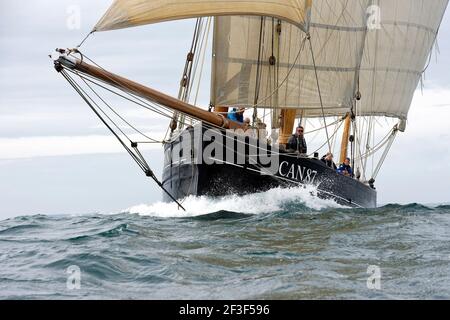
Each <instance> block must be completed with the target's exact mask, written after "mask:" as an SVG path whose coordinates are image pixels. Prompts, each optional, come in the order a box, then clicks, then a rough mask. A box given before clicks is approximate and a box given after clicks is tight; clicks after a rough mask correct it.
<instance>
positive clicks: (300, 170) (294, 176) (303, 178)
mask: <svg viewBox="0 0 450 320" xmlns="http://www.w3.org/2000/svg"><path fill="white" fill-rule="evenodd" d="M317 173H318V172H317V170H313V169H309V168H306V167H303V166H301V165H299V164H297V165H296V164H295V163H293V164H289V162H287V161H283V162H281V164H280V167H279V169H278V174H279V175H280V176H282V177H284V178H288V179H291V180H297V181H299V182H303V183H305V184H314V181H315V180H316V177H317Z"/></svg>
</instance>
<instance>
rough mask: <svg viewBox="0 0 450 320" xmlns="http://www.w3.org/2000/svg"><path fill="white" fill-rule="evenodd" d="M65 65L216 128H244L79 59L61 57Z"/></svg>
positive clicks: (223, 117)
mask: <svg viewBox="0 0 450 320" xmlns="http://www.w3.org/2000/svg"><path fill="white" fill-rule="evenodd" d="M58 63H59V64H61V65H64V66H65V67H67V68H69V69H73V70H77V71H79V72H81V73H84V74H87V75H90V76H92V77H94V78H96V79H99V80H102V81H104V82H106V83H109V84H110V85H112V86H114V87H117V88H120V89H122V90H125V91H129V92H131V93H134V94H136V95H138V96H140V97H142V98H144V99H148V100H150V101H154V102H156V103H158V104H161V105H163V106H165V107H167V108H169V109H172V110H174V111H179V112H181V113H184V114H186V115H188V116H191V117H193V118H195V119H198V120H200V121H204V122H207V123H209V124H212V125H214V126H217V127H220V128H224V129H242V128H243V127H244V126H243V124H241V123H238V122H235V121H232V120H229V119H227V118H226V115H225V116H224V115H221V114H217V113H214V112H209V111H206V110H203V109H201V108H198V107H195V106H193V105H191V104H188V103H186V102H183V101H180V100H178V99H176V98H173V97H171V96H169V95H166V94H164V93H162V92H159V91H157V90H154V89H152V88H149V87H146V86H144V85H142V84H139V83H137V82H134V81H131V80H129V79H126V78H124V77H121V76H118V75H116V74H114V73H111V72H108V71H106V70H104V69H101V68H98V67H96V66H93V65H90V64H88V63H86V62H84V61H81V60H79V59H72V58H70V59H68V58H66V57H60V58H59V59H58V60H57V61H56V62H55V64H56V67H57V69H58V66H57V64H58Z"/></svg>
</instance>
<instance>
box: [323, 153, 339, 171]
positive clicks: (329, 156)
mask: <svg viewBox="0 0 450 320" xmlns="http://www.w3.org/2000/svg"><path fill="white" fill-rule="evenodd" d="M320 161H322V162H323V163H325V165H326V166H327V167H329V168H331V169H333V170H337V167H336V164H335V163H334V161H333V154H332V153H331V152H328V153H327V154H326V155H324V156H323V157H322V159H320Z"/></svg>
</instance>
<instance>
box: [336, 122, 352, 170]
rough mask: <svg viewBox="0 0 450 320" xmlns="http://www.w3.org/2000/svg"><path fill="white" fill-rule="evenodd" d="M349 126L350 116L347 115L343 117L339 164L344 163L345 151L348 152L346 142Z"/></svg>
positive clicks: (348, 136) (348, 135)
mask: <svg viewBox="0 0 450 320" xmlns="http://www.w3.org/2000/svg"><path fill="white" fill-rule="evenodd" d="M350 124H351V114H350V113H347V115H346V116H345V123H344V134H343V135H342V142H341V156H340V158H339V161H340V162H339V163H344V160H345V158H347V153H348V152H347V150H348V140H349V138H350Z"/></svg>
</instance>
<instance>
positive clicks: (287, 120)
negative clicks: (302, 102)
mask: <svg viewBox="0 0 450 320" xmlns="http://www.w3.org/2000/svg"><path fill="white" fill-rule="evenodd" d="M296 115H297V109H282V110H281V128H280V137H279V138H278V143H279V144H287V143H288V140H289V138H290V137H291V136H292V132H293V131H294V122H295V116H296Z"/></svg>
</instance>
